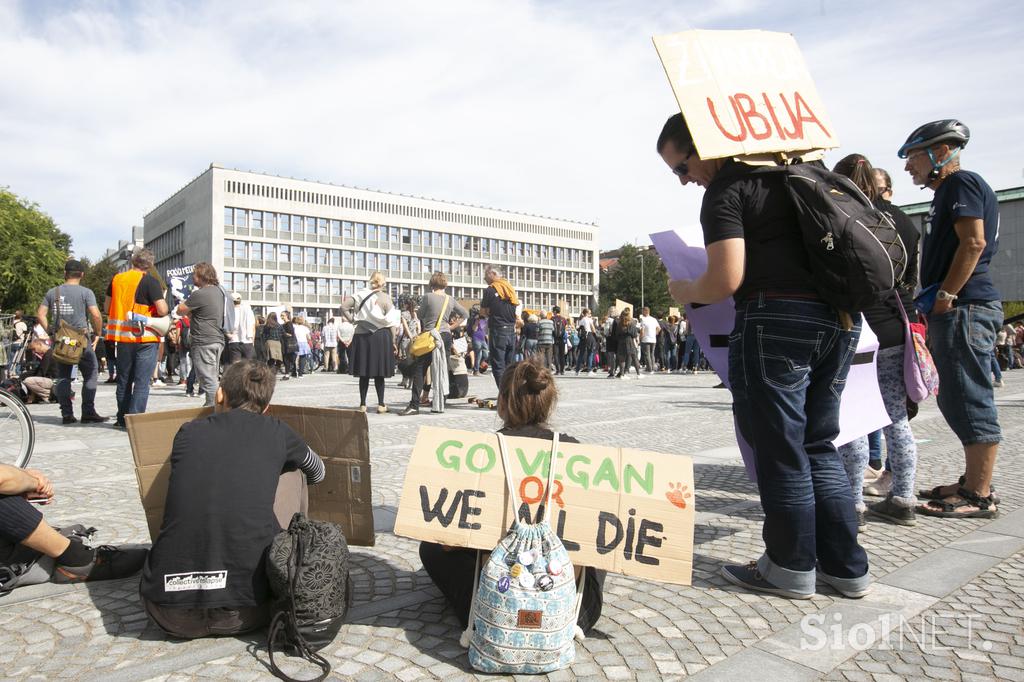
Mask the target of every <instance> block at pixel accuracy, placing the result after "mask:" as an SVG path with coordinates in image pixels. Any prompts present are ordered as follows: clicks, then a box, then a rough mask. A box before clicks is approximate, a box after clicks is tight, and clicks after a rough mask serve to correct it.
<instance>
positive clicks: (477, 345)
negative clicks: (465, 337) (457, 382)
mask: <svg viewBox="0 0 1024 682" xmlns="http://www.w3.org/2000/svg"><path fill="white" fill-rule="evenodd" d="M486 353H487V341H486V340H484V339H477V338H474V339H473V371H474V372H479V371H480V363H481V362H482V361H483V359H484V355H485V354H486Z"/></svg>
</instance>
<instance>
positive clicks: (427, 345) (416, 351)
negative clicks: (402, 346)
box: [409, 294, 449, 358]
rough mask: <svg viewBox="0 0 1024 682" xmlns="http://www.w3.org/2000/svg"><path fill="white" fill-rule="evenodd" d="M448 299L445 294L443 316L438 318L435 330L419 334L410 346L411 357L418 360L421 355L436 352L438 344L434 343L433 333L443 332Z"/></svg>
mask: <svg viewBox="0 0 1024 682" xmlns="http://www.w3.org/2000/svg"><path fill="white" fill-rule="evenodd" d="M448 299H449V296H448V294H445V296H444V303H442V304H441V314H440V315H438V316H437V323H436V324H435V325H434V329H433V330H427V331H425V332H422V333H420V334H417V335H416V338H414V339H413V340H412V343H410V344H409V355H411V356H412V357H414V358H418V357H419V356H421V355H426V354H427V353H433V352H434V346H436V345H437V342H436V341H434V334H433V331H438V332H440V330H441V322H443V321H444V314H445V311H447V310H448Z"/></svg>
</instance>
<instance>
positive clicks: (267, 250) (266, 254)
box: [263, 243, 274, 262]
mask: <svg viewBox="0 0 1024 682" xmlns="http://www.w3.org/2000/svg"><path fill="white" fill-rule="evenodd" d="M263 260H265V261H267V262H273V261H274V245H273V244H269V243H268V244H264V245H263Z"/></svg>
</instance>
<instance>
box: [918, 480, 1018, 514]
mask: <svg viewBox="0 0 1024 682" xmlns="http://www.w3.org/2000/svg"><path fill="white" fill-rule="evenodd" d="M950 498H959V499H957V500H956V501H955V502H950V501H949V499H950ZM964 507H977V509H975V510H973V511H959V510H961V509H963V508H964ZM917 511H918V513H919V514H924V515H925V516H938V517H940V518H946V519H952V518H965V519H994V518H996V517H997V516H999V510H998V509H996V505H995V502H994V501H993V500H992V495H989V496H988V497H982V496H981V495H977V494H975V493H973V492H971V491H970V490H968V489H967V488H964V487H963V486H960V487H959V488H958V489H957V491H956V495H950V496H949V497H947V498H945V499H940V500H930V501H929V502H927V503H926V504H922V505H920V506H918V508H917Z"/></svg>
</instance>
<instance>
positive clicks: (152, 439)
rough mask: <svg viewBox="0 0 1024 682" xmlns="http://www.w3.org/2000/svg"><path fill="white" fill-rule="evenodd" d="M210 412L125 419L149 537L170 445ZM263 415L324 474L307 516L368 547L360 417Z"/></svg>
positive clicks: (323, 411)
mask: <svg viewBox="0 0 1024 682" xmlns="http://www.w3.org/2000/svg"><path fill="white" fill-rule="evenodd" d="M211 412H212V408H202V407H197V408H190V409H185V410H171V411H168V412H152V413H149V414H131V415H128V416H127V419H126V421H127V424H128V439H129V441H130V442H131V446H132V457H133V458H134V459H135V476H136V478H137V479H138V483H139V496H140V497H141V498H142V507H143V509H144V510H145V512H146V522H147V523H148V525H149V534H150V537H151V538H152V539H153V540H155V539H156V536H157V535H158V534H159V533H160V525H161V523H162V522H163V517H164V503H165V500H166V498H167V483H168V480H169V478H170V474H171V464H170V457H171V446H172V445H173V444H174V436H175V435H176V434H177V433H178V429H179V428H180V427H181V425H182V424H184V423H185V422H188V421H192V420H193V419H197V418H199V417H205V416H207V415H208V414H210V413H211ZM269 414H270V415H271V416H273V417H276V418H278V419H280V420H281V421H283V422H284V423H286V424H288V425H289V426H290V427H292V428H293V429H295V432H296V433H298V434H299V435H300V436H302V438H303V439H305V441H306V443H308V444H309V446H310V447H311V448H313V450H314V451H315V452H316V453H317V454H318V455H320V457H322V458H323V460H324V464H325V465H326V468H327V476H326V478H325V479H324V480H323V482H321V483H318V484H317V485H314V486H310V488H309V515H310V517H311V518H314V519H318V520H321V521H331V522H333V523H336V524H338V525H339V526H341V528H342V530H344V531H345V538H346V539H347V540H348V543H349V544H350V545H361V546H365V547H372V546H373V544H374V532H373V503H372V499H371V489H370V440H369V430H368V428H367V421H366V415H365V414H363V413H362V412H356V411H353V410H333V409H327V408H319V407H297V406H294V405H271V406H270V412H269Z"/></svg>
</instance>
